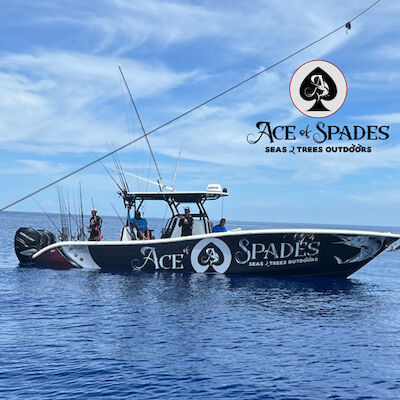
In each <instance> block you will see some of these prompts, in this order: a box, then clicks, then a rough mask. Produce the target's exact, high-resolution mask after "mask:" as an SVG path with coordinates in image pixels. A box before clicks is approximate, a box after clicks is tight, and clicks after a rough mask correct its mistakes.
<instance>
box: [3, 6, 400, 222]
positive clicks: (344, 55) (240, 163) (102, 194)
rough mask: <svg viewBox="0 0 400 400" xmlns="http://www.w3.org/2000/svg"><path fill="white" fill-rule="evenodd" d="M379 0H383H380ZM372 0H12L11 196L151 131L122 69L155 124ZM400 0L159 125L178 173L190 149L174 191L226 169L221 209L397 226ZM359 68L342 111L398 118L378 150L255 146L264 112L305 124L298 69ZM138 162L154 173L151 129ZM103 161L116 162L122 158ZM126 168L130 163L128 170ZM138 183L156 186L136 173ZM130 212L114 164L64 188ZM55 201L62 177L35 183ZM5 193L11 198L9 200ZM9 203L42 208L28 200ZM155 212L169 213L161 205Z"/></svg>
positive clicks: (227, 213) (214, 207)
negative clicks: (317, 64)
mask: <svg viewBox="0 0 400 400" xmlns="http://www.w3.org/2000/svg"><path fill="white" fill-rule="evenodd" d="M371 2H372V1H371ZM369 4H370V2H367V1H365V0H364V1H358V0H357V1H356V0H355V1H352V2H349V1H343V0H327V1H323V2H321V1H320V0H298V1H296V2H293V1H289V0H282V1H279V2H278V1H272V0H255V1H252V2H248V1H225V0H221V1H218V2H215V1H211V0H210V1H207V0H204V1H155V0H145V1H139V0H138V1H130V0H93V1H90V2H81V1H76V0H59V1H57V2H54V1H53V0H36V1H34V2H32V1H25V0H14V1H12V2H2V3H0V19H1V24H0V37H1V38H2V39H1V46H0V89H1V90H0V187H1V190H0V206H1V207H3V206H5V205H6V204H9V203H11V202H12V201H14V200H16V199H18V198H20V197H22V196H24V195H26V194H27V193H30V192H32V191H34V190H36V189H38V188H39V187H41V186H43V185H45V184H47V183H49V182H51V181H53V180H55V179H57V178H59V177H61V176H63V175H64V174H67V173H68V172H70V171H72V170H74V169H76V168H78V167H80V166H81V165H84V164H86V163H88V162H90V161H92V160H94V159H95V158H96V157H97V156H100V155H102V154H105V153H107V152H108V151H109V150H110V148H116V147H118V146H120V145H123V144H124V143H126V142H128V141H130V140H132V139H134V138H135V137H139V136H140V135H141V128H140V125H139V123H138V121H137V118H136V116H135V114H134V110H133V108H132V105H131V104H130V100H129V96H128V94H127V91H126V89H125V88H124V85H123V81H122V79H121V76H120V74H119V70H118V66H121V68H122V69H123V71H124V74H125V76H126V79H127V82H128V84H129V87H130V89H131V91H132V94H133V97H134V99H135V101H136V104H137V107H138V109H139V111H140V114H141V117H142V120H143V124H144V127H145V129H146V130H147V131H149V130H152V129H154V128H156V127H157V126H159V125H161V124H162V123H164V122H166V121H168V120H170V119H172V118H174V117H175V116H177V115H179V114H181V113H182V112H184V111H186V110H188V109H190V108H191V107H194V106H196V105H197V104H199V103H201V102H202V101H204V100H206V99H208V98H210V97H212V96H214V95H215V94H217V93H219V92H221V91H223V90H225V89H227V88H228V87H230V86H232V85H233V84H235V83H237V82H239V81H241V80H243V79H245V78H247V77H248V76H250V75H252V74H254V73H256V72H258V71H260V70H261V69H263V68H265V67H268V66H269V65H271V64H273V63H275V62H276V61H278V60H280V59H281V58H284V57H286V56H287V55H288V54H290V53H292V52H293V51H295V50H297V49H299V48H301V47H302V46H304V45H306V44H308V43H310V42H312V41H314V40H316V39H317V38H319V37H321V36H323V35H324V34H326V33H328V32H329V31H331V30H333V29H334V28H336V27H338V26H340V25H342V24H344V23H345V22H346V21H347V20H349V19H351V18H352V17H354V16H355V15H357V14H358V13H359V12H360V11H362V10H363V9H364V8H366V7H367V6H368V5H369ZM399 17H400V3H399V2H393V1H388V0H382V1H381V2H380V3H379V4H378V5H377V6H376V7H374V8H373V9H371V10H370V11H369V12H367V13H366V14H364V15H363V16H362V17H360V18H359V19H358V20H356V21H355V22H354V23H353V26H352V29H351V30H350V31H348V32H346V30H344V29H342V30H340V31H339V32H337V33H335V34H334V35H332V36H330V37H329V38H327V39H325V40H324V41H322V42H320V43H318V44H316V45H315V46H313V47H311V48H309V49H307V50H306V51H304V52H302V53H301V54H298V55H296V56H295V57H293V58H291V59H290V60H287V61H285V62H284V63H282V64H280V65H278V66H277V67H275V68H273V69H271V70H270V71H268V72H267V73H265V74H263V75H261V76H259V77H258V78H256V79H253V80H252V81H250V82H249V83H248V84H246V85H243V86H241V87H239V88H238V89H236V90H234V91H232V92H230V93H228V94H227V95H225V96H223V97H221V98H219V99H217V100H216V101H214V102H212V103H209V104H208V105H206V106H205V107H203V108H201V109H199V110H197V111H195V112H193V113H191V114H190V115H188V116H186V117H184V118H182V119H181V120H179V121H177V122H176V123H174V124H171V125H170V126H168V127H166V128H164V129H161V130H160V131H158V132H156V133H154V134H153V135H151V136H150V137H149V140H150V142H151V145H152V148H153V150H154V153H155V156H156V159H157V162H158V164H159V167H160V170H161V175H162V177H163V180H164V181H165V183H166V184H170V183H171V181H172V177H173V173H174V168H175V165H176V162H177V156H178V153H179V151H180V149H181V151H182V154H181V159H180V163H179V168H178V171H177V177H176V181H175V188H176V189H177V190H203V189H206V187H207V185H208V184H209V183H220V184H221V185H222V186H223V187H226V188H228V191H229V194H230V196H229V197H228V198H226V199H224V201H223V202H222V201H221V200H219V201H215V202H210V204H209V208H208V209H209V215H210V217H211V218H212V219H219V218H220V217H221V216H222V215H223V216H224V217H226V218H227V219H230V220H235V221H240V220H243V221H271V222H285V223H290V222H293V223H311V224H347V225H369V226H372V225H381V226H385V225H386V226H400V213H399V212H398V210H399V204H400V187H399V185H398V184H397V183H398V182H399V178H400V139H399V133H398V128H399V124H400V109H399V104H400V102H399V100H400V94H399V93H400V90H399V89H400V68H399V67H400V46H399V44H398V43H400V30H399V25H398V20H399ZM319 59H322V60H326V61H330V62H332V63H334V64H335V65H337V66H338V67H339V68H340V69H341V70H342V72H343V74H344V76H345V77H346V80H347V84H348V95H347V99H346V101H345V103H344V105H343V107H342V108H341V109H340V110H339V111H338V112H337V113H336V114H334V115H332V116H330V117H328V118H324V119H323V122H324V123H326V124H330V125H338V126H343V125H350V126H351V125H354V124H356V125H360V124H363V125H368V124H379V125H390V138H389V139H388V140H387V141H385V142H379V143H374V144H373V150H372V152H371V153H368V154H354V153H352V154H327V153H323V154H296V155H293V154H266V153H265V152H264V147H265V145H267V143H266V142H263V143H260V144H258V145H250V144H249V143H247V141H246V136H247V134H248V133H254V132H256V131H257V129H256V123H257V122H258V121H260V120H261V121H271V123H272V124H273V125H279V124H291V125H296V126H298V127H304V126H306V125H307V124H313V125H315V122H316V121H315V120H314V119H312V118H309V117H306V116H304V115H303V114H301V113H300V112H299V111H298V110H297V109H296V108H295V107H294V105H293V104H292V102H291V100H290V96H289V82H290V78H291V77H292V75H293V73H294V72H295V71H296V69H297V68H298V67H299V66H300V65H302V64H303V63H305V62H307V61H310V60H319ZM119 158H120V162H121V164H122V165H123V168H124V170H125V171H126V172H130V173H133V174H136V175H140V176H142V177H146V178H147V177H149V178H150V179H152V180H155V179H156V178H157V173H156V169H155V167H154V165H153V163H152V161H151V159H150V156H149V151H148V148H147V145H146V143H145V142H144V141H143V140H142V141H139V142H137V143H135V144H134V145H132V146H130V147H129V148H127V149H125V150H124V151H122V152H121V153H120V154H119ZM104 164H105V166H106V167H107V168H109V169H110V170H111V171H114V163H113V161H112V159H110V160H108V159H107V160H105V162H104ZM115 177H116V178H117V175H116V174H115ZM127 179H128V182H129V186H130V189H131V190H132V191H134V190H157V187H156V186H153V185H151V184H147V183H145V182H143V181H139V180H138V179H136V178H133V177H127ZM79 183H80V184H81V186H82V190H83V198H84V207H85V210H87V211H89V210H90V208H91V207H92V200H93V204H94V205H95V207H96V208H97V209H98V210H99V213H100V214H101V215H115V213H114V210H113V207H112V205H111V204H113V205H114V206H115V207H116V208H117V210H118V212H119V213H121V214H122V213H123V206H122V201H121V199H120V198H119V197H118V195H117V193H116V192H117V187H116V185H115V183H114V182H113V181H112V180H111V178H110V177H109V176H108V175H107V173H106V172H105V170H104V168H103V166H102V165H99V164H97V165H95V166H93V167H90V168H88V169H86V170H85V171H82V172H81V173H79V174H77V175H75V176H74V177H71V178H69V179H67V180H65V181H63V182H62V183H61V184H59V187H60V189H61V190H62V191H63V193H64V195H65V197H66V198H68V199H69V201H70V207H71V209H72V210H74V208H76V207H77V202H78V201H77V197H78V187H79ZM35 199H36V201H37V202H39V204H40V205H41V206H42V207H43V208H44V209H45V210H46V211H47V212H57V210H58V200H57V191H56V189H55V188H54V187H53V188H50V189H47V190H46V191H44V192H42V193H40V194H38V195H36V196H35ZM1 207H0V208H1ZM10 211H40V209H39V208H38V206H37V204H36V203H35V201H34V200H32V199H28V200H25V201H24V202H21V203H20V204H18V205H16V206H14V207H12V208H11V209H10ZM145 214H146V216H149V217H157V216H160V217H162V216H163V214H164V206H163V205H159V206H157V205H154V204H149V205H147V206H146V209H145Z"/></svg>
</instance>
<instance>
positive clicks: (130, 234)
mask: <svg viewBox="0 0 400 400" xmlns="http://www.w3.org/2000/svg"><path fill="white" fill-rule="evenodd" d="M110 204H111V206H112V208H113V209H114V211H115V213H116V214H117V215H118V218H119V219H120V221H121V223H122V228H125V222H124V220H123V219H122V218H121V216H120V215H119V213H118V211H117V209H116V208H115V207H114V204H113V203H110ZM127 231H128V233H129V236H130V237H131V239H132V240H135V237H134V236H133V235H132V232H131V230H130V229H128V230H127ZM121 237H122V233H121Z"/></svg>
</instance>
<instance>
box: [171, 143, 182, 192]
mask: <svg viewBox="0 0 400 400" xmlns="http://www.w3.org/2000/svg"><path fill="white" fill-rule="evenodd" d="M181 153H182V146H181V148H180V149H179V154H178V158H177V160H176V165H175V171H174V175H173V177H172V183H171V187H172V191H174V190H175V189H174V186H175V179H176V173H177V172H178V167H179V161H180V160H181Z"/></svg>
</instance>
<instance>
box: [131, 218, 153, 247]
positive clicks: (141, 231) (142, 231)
mask: <svg viewBox="0 0 400 400" xmlns="http://www.w3.org/2000/svg"><path fill="white" fill-rule="evenodd" d="M128 223H129V224H133V225H134V226H135V228H136V230H137V232H138V235H139V239H143V240H150V239H151V236H150V230H149V229H148V228H147V220H146V218H142V216H141V215H140V211H135V218H131V217H130V215H129V211H128Z"/></svg>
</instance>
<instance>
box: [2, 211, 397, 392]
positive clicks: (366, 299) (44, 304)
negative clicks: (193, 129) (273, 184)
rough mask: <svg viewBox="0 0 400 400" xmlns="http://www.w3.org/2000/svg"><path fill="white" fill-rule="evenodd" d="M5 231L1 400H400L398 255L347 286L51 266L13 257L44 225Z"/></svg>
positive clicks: (24, 222) (114, 229)
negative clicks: (24, 235) (18, 244)
mask: <svg viewBox="0 0 400 400" xmlns="http://www.w3.org/2000/svg"><path fill="white" fill-rule="evenodd" d="M149 222H150V224H151V225H152V226H153V227H156V229H157V230H159V229H160V226H161V221H160V220H152V219H149ZM0 226H1V228H0V399H24V400H25V399H30V400H31V399H41V400H43V399H68V400H72V399H100V398H101V399H312V400H315V399H352V400H354V399H399V398H400V252H385V253H384V254H382V255H381V256H379V257H378V258H377V259H376V260H374V261H372V262H371V263H370V264H368V265H367V266H366V267H364V268H363V269H361V270H360V271H358V272H357V273H356V274H354V275H353V276H352V277H351V278H350V279H347V280H343V279H327V278H319V279H310V278H308V279H289V278H287V279H283V278H281V279H276V278H268V277H252V276H225V275H201V274H193V275H182V274H179V273H175V274H173V273H170V272H166V273H145V272H143V271H141V272H132V273H127V274H111V273H101V272H93V271H92V272H87V271H80V270H72V271H54V270H43V269H35V268H20V267H17V259H16V257H15V255H14V250H13V235H14V233H15V231H16V229H17V228H18V227H20V226H33V227H36V228H47V229H49V230H54V229H52V226H51V224H50V223H49V221H48V220H47V219H46V218H45V217H44V216H42V215H40V214H22V213H11V212H9V213H7V212H6V213H0ZM237 226H241V227H243V228H263V227H279V226H281V227H287V226H288V225H282V224H268V223H230V226H229V227H230V228H233V227H237ZM294 226H296V225H294ZM297 226H299V225H297ZM120 227H121V222H120V221H119V220H118V219H117V218H111V217H105V218H104V236H105V237H106V238H107V239H113V238H117V237H118V235H119V231H120ZM320 227H321V226H320ZM347 228H348V227H347ZM364 228H365V227H364ZM367 229H373V230H379V231H392V232H400V229H399V228H389V227H388V228H386V227H384V228H382V227H380V228H376V227H367Z"/></svg>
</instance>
